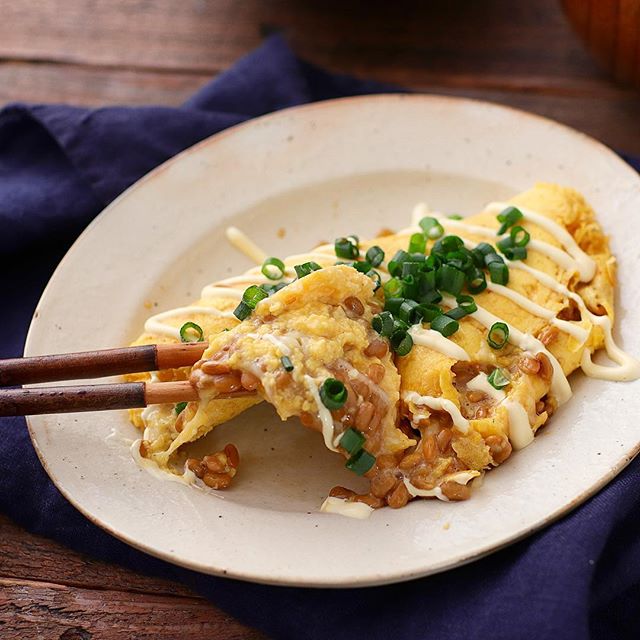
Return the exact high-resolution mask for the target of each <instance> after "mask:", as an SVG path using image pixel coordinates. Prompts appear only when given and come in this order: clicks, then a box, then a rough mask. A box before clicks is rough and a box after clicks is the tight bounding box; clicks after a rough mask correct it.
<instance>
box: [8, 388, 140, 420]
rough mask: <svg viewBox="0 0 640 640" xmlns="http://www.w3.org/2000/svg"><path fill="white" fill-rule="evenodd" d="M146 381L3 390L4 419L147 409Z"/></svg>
mask: <svg viewBox="0 0 640 640" xmlns="http://www.w3.org/2000/svg"><path fill="white" fill-rule="evenodd" d="M145 387H146V385H145V383H144V382H123V383H121V384H96V385H80V386H73V387H46V388H41V389H38V388H33V389H2V390H1V391H0V416H33V415H39V414H42V413H73V412H76V411H104V410H105V409H133V408H135V407H144V406H146V400H145Z"/></svg>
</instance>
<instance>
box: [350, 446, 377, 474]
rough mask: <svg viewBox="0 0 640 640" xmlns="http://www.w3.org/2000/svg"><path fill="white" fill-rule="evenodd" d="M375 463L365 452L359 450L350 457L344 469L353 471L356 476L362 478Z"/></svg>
mask: <svg viewBox="0 0 640 640" xmlns="http://www.w3.org/2000/svg"><path fill="white" fill-rule="evenodd" d="M375 463H376V459H375V457H374V456H372V455H371V454H370V453H369V452H368V451H367V450H365V449H360V451H358V453H356V454H355V455H353V456H351V457H350V458H349V459H348V460H347V463H346V464H345V467H347V469H349V470H350V471H353V472H354V473H355V474H356V475H359V476H363V475H364V474H365V473H367V471H369V469H371V467H373V465H374V464H375Z"/></svg>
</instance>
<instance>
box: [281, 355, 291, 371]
mask: <svg viewBox="0 0 640 640" xmlns="http://www.w3.org/2000/svg"><path fill="white" fill-rule="evenodd" d="M280 362H281V363H282V366H283V367H284V370H285V371H288V372H291V371H293V362H291V358H290V357H289V356H282V358H280Z"/></svg>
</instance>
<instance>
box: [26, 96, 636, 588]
mask: <svg viewBox="0 0 640 640" xmlns="http://www.w3.org/2000/svg"><path fill="white" fill-rule="evenodd" d="M538 180H549V181H557V182H560V183H563V184H566V185H571V186H573V187H576V188H577V189H579V190H580V191H582V192H583V193H584V194H585V195H586V197H587V198H588V200H589V201H590V202H591V204H592V205H593V206H594V207H595V209H596V210H597V212H598V215H599V217H600V220H601V221H602V223H603V225H604V227H605V229H606V230H607V231H608V232H609V233H610V234H611V236H612V244H613V248H614V250H615V253H616V254H617V255H618V256H619V258H620V292H619V301H618V304H619V313H618V331H617V333H618V335H620V336H621V342H622V344H623V346H624V347H625V348H626V349H628V350H630V351H631V352H635V353H636V354H640V333H638V331H637V328H638V327H639V326H640V311H639V310H638V306H637V301H638V300H639V299H640V279H639V278H638V277H637V276H638V272H639V271H640V249H639V248H638V243H637V239H638V238H639V237H640V215H638V214H639V212H640V179H639V178H638V176H637V175H636V174H635V173H634V172H633V171H632V170H631V169H630V168H629V167H628V166H626V165H625V164H624V163H623V162H622V161H621V160H620V159H619V158H618V157H617V156H615V154H614V153H612V152H611V151H610V150H609V149H607V148H605V147H604V146H602V145H601V144H599V143H597V142H595V141H594V140H592V139H590V138H588V137H586V136H584V135H582V134H580V133H577V132H575V131H573V130H571V129H568V128H566V127H564V126H561V125H559V124H556V123H554V122H551V121H549V120H545V119H542V118H539V117H535V116H532V115H529V114H526V113H523V112H521V111H514V110H512V109H505V108H503V107H499V106H496V105H491V104H487V103H482V102H475V101H468V100H459V99H453V98H442V97H437V96H398V95H392V96H372V97H363V98H353V99H345V100H337V101H332V102H325V103H318V104H313V105H310V106H306V107H300V108H295V109H291V110H287V111H283V112H280V113H276V114H274V115H271V116H267V117H264V118H260V119H258V120H255V121H252V122H249V123H248V124H245V125H242V126H239V127H235V128H233V129H230V130H228V131H226V132H224V133H222V134H220V135H217V136H214V137H212V138H210V139H208V140H205V141H204V142H202V143H201V144H199V145H197V146H195V147H193V148H192V149H190V150H188V151H186V152H185V153H182V154H181V155H179V156H177V157H176V158H174V159H173V160H171V161H169V162H168V163H166V164H165V165H163V166H162V167H160V168H159V169H157V170H156V171H154V172H153V173H151V174H150V175H149V176H147V177H146V178H144V179H142V180H141V181H140V182H138V183H137V184H136V185H134V186H133V187H132V188H131V189H129V190H128V191H127V192H126V193H125V194H124V195H122V196H121V197H120V198H118V200H116V201H115V202H114V203H113V204H112V205H111V206H109V207H108V208H107V209H106V210H105V211H104V212H103V213H102V214H101V215H100V216H99V217H98V218H97V219H96V220H95V222H93V224H91V225H90V226H89V228H88V229H87V230H86V231H85V232H84V233H83V234H82V236H81V237H80V239H79V240H78V241H77V242H76V243H75V245H74V246H73V248H72V249H71V250H70V251H69V253H68V255H67V256H66V257H65V258H64V260H63V261H62V263H61V264H60V266H59V267H58V269H57V271H56V272H55V274H54V276H53V277H52V279H51V282H50V283H49V286H48V287H47V289H46V291H45V293H44V295H43V297H42V300H41V301H40V304H39V306H38V313H37V314H36V316H35V317H34V320H33V323H32V325H31V330H30V333H29V338H28V342H27V348H26V353H27V354H28V355H34V354H43V353H56V352H65V351H74V350H83V349H91V348H101V347H111V346H117V345H123V344H127V343H128V342H129V341H130V340H131V339H132V338H133V337H135V336H136V335H137V334H138V333H139V332H140V329H141V327H142V324H143V321H144V318H145V317H146V316H147V315H149V310H148V309H147V308H146V307H145V302H151V303H152V304H153V305H154V308H157V309H166V308H170V307H173V306H178V305H180V304H183V303H186V302H188V301H190V300H191V299H193V298H195V297H197V294H198V292H199V290H200V288H201V287H202V286H203V285H205V284H207V283H208V282H211V281H213V280H216V279H218V278H220V277H222V276H226V275H228V274H230V273H232V272H238V271H242V270H244V269H245V268H247V267H248V266H249V263H248V261H247V260H246V259H245V258H244V257H243V256H241V255H239V254H238V253H236V252H235V251H234V250H233V249H232V248H231V247H230V246H228V245H227V243H226V242H225V240H224V235H223V233H224V228H225V227H226V226H227V225H229V224H230V223H232V224H234V225H236V226H238V227H240V228H241V229H244V230H246V231H248V232H249V233H250V234H251V236H252V237H253V238H254V239H255V240H257V242H258V243H259V244H261V245H262V246H263V247H265V249H266V250H267V252H268V253H269V254H272V255H286V254H289V253H297V252H300V251H303V250H305V249H307V248H308V247H310V246H311V245H313V244H315V243H317V242H318V241H320V240H331V239H332V238H334V237H335V236H336V235H337V234H343V233H345V232H349V233H357V234H360V235H361V236H367V235H369V234H372V233H373V232H375V231H377V230H378V229H380V228H381V227H389V226H390V227H396V228H397V227H400V226H403V225H405V224H406V223H407V221H408V220H409V216H410V211H411V208H412V206H413V204H414V203H415V202H417V201H419V200H426V201H427V202H429V203H430V204H431V205H432V206H434V207H437V208H438V209H441V210H444V211H449V212H454V211H456V212H463V213H468V212H472V211H474V210H475V209H477V208H478V207H480V206H481V205H483V204H484V203H485V202H487V201H489V200H499V199H505V198H508V197H509V196H511V195H512V194H514V193H516V192H518V191H520V190H523V189H526V188H528V187H530V186H531V185H532V184H533V183H534V182H535V181H538ZM281 228H284V229H286V236H285V237H284V238H282V237H280V235H279V234H278V230H279V229H281ZM78 302H81V304H78ZM54 327H56V329H55V330H54V329H53V328H54ZM634 328H635V331H634ZM572 383H573V388H574V391H575V396H574V398H573V400H572V401H571V402H570V403H568V404H567V405H565V406H564V407H563V408H562V410H561V411H560V412H559V413H558V414H557V415H555V416H554V417H553V419H552V421H551V423H550V424H549V426H548V427H546V428H545V429H544V432H543V433H542V434H541V435H540V436H539V437H537V438H536V440H535V442H534V443H533V444H532V445H531V446H530V447H528V448H527V449H525V450H523V451H520V452H518V453H517V455H514V456H513V457H512V459H511V460H509V462H508V463H507V464H505V465H504V466H502V467H500V468H499V469H497V470H495V471H493V472H491V473H490V474H488V476H487V477H486V480H485V482H484V484H483V486H482V487H481V488H480V489H479V490H478V491H476V493H475V495H474V497H473V499H472V500H470V501H468V502H464V503H458V504H451V503H444V502H438V501H420V502H415V503H412V504H410V505H409V506H408V507H407V508H405V509H402V510H399V511H393V510H391V509H384V510H381V511H377V512H375V513H374V514H373V515H372V517H371V518H370V519H369V520H365V521H359V520H352V519H347V518H344V517H341V516H335V515H327V514H321V513H319V512H318V509H319V507H320V504H321V503H322V499H323V497H324V496H325V495H326V493H327V491H328V490H329V488H330V487H331V486H333V485H334V484H337V483H343V484H346V485H350V484H353V483H352V479H353V476H352V475H351V474H349V473H348V472H346V471H345V470H344V469H343V468H342V462H341V458H339V457H338V456H335V455H333V454H331V453H330V452H328V451H327V450H325V449H324V447H323V444H322V438H320V437H319V436H318V434H315V433H311V432H309V431H307V430H305V429H302V428H300V427H299V425H297V424H295V423H294V421H289V423H286V424H283V423H281V422H279V420H278V419H277V418H276V417H275V416H274V413H273V411H272V410H270V408H269V407H267V406H259V407H256V408H254V409H253V410H251V411H248V412H247V413H245V414H243V415H242V416H240V417H238V418H236V419H235V420H234V421H233V422H232V423H229V424H227V425H224V426H222V427H221V428H219V429H218V430H216V431H214V433H213V434H212V435H211V436H210V441H209V443H208V446H214V445H223V444H224V443H226V442H228V441H233V442H235V443H237V445H238V447H239V449H240V451H241V455H242V459H243V461H242V466H241V470H240V474H239V476H238V478H237V483H236V484H235V485H234V487H233V488H232V489H231V490H230V491H228V492H222V493H220V495H219V496H217V495H215V496H212V495H207V494H205V493H203V492H200V491H197V490H195V489H193V488H189V487H186V486H183V485H181V484H177V483H173V482H163V481H160V480H158V479H156V478H154V477H152V476H151V475H149V474H147V473H146V472H145V471H142V470H140V469H139V468H138V467H137V466H136V465H135V464H134V462H133V460H132V459H131V457H130V455H129V450H128V447H127V444H126V442H125V439H127V438H129V439H131V438H134V437H136V430H135V429H134V428H133V427H132V426H130V425H129V424H128V422H127V418H126V414H125V412H117V411H116V412H105V413H92V414H75V415H61V416H42V417H34V418H31V419H30V420H29V427H30V430H31V435H32V438H33V442H34V443H35V446H36V448H37V450H38V452H39V455H40V458H41V460H42V462H43V464H44V465H45V467H46V469H47V471H48V473H49V475H50V476H51V478H52V479H53V481H54V482H55V483H56V485H57V486H58V487H59V488H60V490H61V491H62V492H63V493H64V495H65V496H66V497H67V498H68V499H69V500H70V501H71V502H72V503H73V504H74V505H75V506H76V507H77V508H78V509H79V510H80V511H82V513H84V514H85V515H86V516H87V517H88V518H90V519H91V520H93V521H94V522H95V523H96V524H98V525H99V526H101V527H103V528H104V529H106V530H107V531H109V532H111V533H112V534H113V535H115V536H117V537H119V538H121V539H122V540H124V541H126V542H128V543H130V544H131V545H133V546H135V547H137V548H139V549H142V550H144V551H147V552H148V553H150V554H153V555H155V556H158V557H160V558H163V559H165V560H167V561H169V562H174V563H176V564H180V565H183V566H186V567H190V568H192V569H196V570H199V571H203V572H207V573H212V574H218V575H228V576H233V577H236V578H241V579H244V580H254V581H259V582H268V583H274V584H288V585H307V586H355V585H373V584H381V583H388V582H394V581H400V580H408V579H410V578H414V577H417V576H423V575H426V574H429V573H434V572H437V571H442V570H444V569H447V568H450V567H454V566H457V565H460V564H462V563H465V562H469V561H471V560H473V559H475V558H478V557H480V556H483V555H485V554H487V553H490V552H491V551H494V550H496V549H498V548H500V547H503V546H505V545H507V544H509V543H510V542H513V541H515V540H517V539H519V538H522V537H523V536H526V535H528V534H529V533H531V532H532V531H535V530H536V529H539V528H540V527H542V526H544V525H546V524H549V523H550V522H552V521H553V520H554V519H555V518H558V517H559V516H560V515H562V514H563V513H566V512H567V511H568V510H569V509H572V508H574V507H575V506H576V505H578V504H579V503H580V502H581V501H583V500H585V499H586V498H587V497H588V496H590V495H591V494H593V493H594V492H595V491H597V490H598V489H599V488H600V487H602V486H603V485H604V484H605V483H606V482H608V481H609V480H610V479H611V478H613V477H614V476H615V474H616V473H618V472H619V471H620V469H622V468H623V467H624V466H625V464H627V462H628V461H629V460H630V459H631V457H632V456H633V455H635V453H636V452H637V450H638V447H639V446H640V425H639V423H638V420H637V415H638V413H640V400H639V398H640V382H639V381H636V382H634V383H618V384H615V383H609V382H601V381H598V380H591V379H586V378H584V377H583V376H582V375H577V376H574V378H573V380H572ZM605 415H606V419H605V417H604V416H605ZM354 549H355V550H357V553H354Z"/></svg>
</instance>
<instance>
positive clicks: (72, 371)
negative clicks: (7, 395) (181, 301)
mask: <svg viewBox="0 0 640 640" xmlns="http://www.w3.org/2000/svg"><path fill="white" fill-rule="evenodd" d="M206 347H207V344H206V343H204V342H189V343H185V344H157V345H156V344H149V345H144V346H139V347H125V348H122V349H102V350H97V351H82V352H79V353H61V354H59V355H52V356H32V357H29V358H12V359H10V360H0V386H13V385H19V384H37V383H40V382H53V381H55V380H80V379H82V378H101V377H103V376H117V375H122V374H125V373H139V372H141V371H159V370H160V369H170V368H174V367H184V366H189V365H192V364H194V363H195V362H197V361H198V360H199V359H200V357H201V356H202V353H203V352H204V350H205V348H206Z"/></svg>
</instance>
